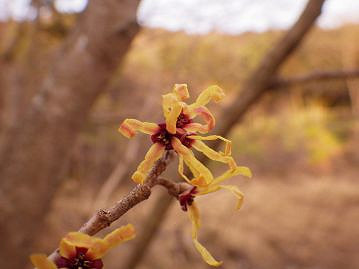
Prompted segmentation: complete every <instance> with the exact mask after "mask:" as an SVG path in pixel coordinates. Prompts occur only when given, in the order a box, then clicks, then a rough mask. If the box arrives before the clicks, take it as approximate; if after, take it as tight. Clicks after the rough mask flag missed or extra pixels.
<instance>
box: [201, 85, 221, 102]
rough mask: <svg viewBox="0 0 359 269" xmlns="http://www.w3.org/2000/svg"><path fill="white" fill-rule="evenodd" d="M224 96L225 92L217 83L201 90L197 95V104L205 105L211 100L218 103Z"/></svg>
mask: <svg viewBox="0 0 359 269" xmlns="http://www.w3.org/2000/svg"><path fill="white" fill-rule="evenodd" d="M224 96H225V93H224V91H223V90H222V89H221V88H220V87H218V86H217V85H212V86H209V87H208V88H207V89H205V90H204V91H202V92H201V94H200V95H199V96H198V97H197V100H196V104H197V105H199V106H205V105H207V104H208V103H209V102H210V101H211V100H213V101H215V102H216V103H217V102H219V101H221V100H222V99H223V97H224Z"/></svg>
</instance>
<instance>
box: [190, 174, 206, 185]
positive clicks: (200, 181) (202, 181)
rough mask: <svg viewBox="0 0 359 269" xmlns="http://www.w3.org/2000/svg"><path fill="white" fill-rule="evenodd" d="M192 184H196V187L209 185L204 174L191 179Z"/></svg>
mask: <svg viewBox="0 0 359 269" xmlns="http://www.w3.org/2000/svg"><path fill="white" fill-rule="evenodd" d="M190 184H191V185H193V186H196V187H199V188H201V187H206V188H207V187H208V186H209V183H208V182H207V181H206V180H205V178H204V177H203V176H198V177H195V178H193V179H192V180H191V181H190Z"/></svg>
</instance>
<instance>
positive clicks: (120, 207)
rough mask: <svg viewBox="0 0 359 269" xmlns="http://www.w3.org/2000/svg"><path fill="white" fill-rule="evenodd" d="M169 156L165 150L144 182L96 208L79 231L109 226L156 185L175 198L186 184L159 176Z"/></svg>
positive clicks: (55, 254)
mask: <svg viewBox="0 0 359 269" xmlns="http://www.w3.org/2000/svg"><path fill="white" fill-rule="evenodd" d="M171 157H172V153H171V152H170V151H167V152H166V153H165V154H164V156H163V157H162V158H161V159H159V160H158V161H157V162H156V163H155V164H154V166H153V168H152V169H151V171H150V173H149V174H148V176H147V179H146V181H145V183H144V184H138V185H136V186H135V187H134V188H133V189H132V190H131V191H130V192H129V193H128V194H127V195H126V196H125V197H123V198H122V199H121V200H119V201H117V202H116V203H115V204H114V205H113V206H112V207H109V208H107V209H100V210H98V211H97V212H96V213H95V214H94V215H93V216H92V217H91V218H90V219H89V220H88V221H87V222H86V223H85V224H83V225H82V227H81V228H80V229H79V232H82V233H85V234H88V235H95V234H96V233H98V232H99V231H101V230H103V229H104V228H106V227H108V226H110V225H111V224H112V223H113V222H115V221H116V220H118V219H119V218H120V217H121V216H122V215H124V214H125V213H126V212H127V211H129V210H130V209H131V208H133V207H134V206H136V205H137V204H139V203H141V202H143V201H144V200H147V199H148V198H149V197H150V195H151V189H152V188H153V187H154V186H156V185H161V186H163V187H165V188H167V190H168V193H169V194H170V195H172V196H174V197H176V198H177V197H178V195H179V194H180V193H181V192H183V191H184V190H185V189H186V188H187V187H188V186H187V185H184V184H183V183H175V182H172V181H170V180H168V179H165V178H159V176H160V175H161V174H162V173H163V172H164V171H165V170H166V168H167V165H168V163H169V162H170V161H171V159H172V158H171ZM58 255H59V253H58V249H56V250H55V251H54V252H53V253H52V254H51V255H50V256H49V258H50V259H51V260H55V259H56V257H58Z"/></svg>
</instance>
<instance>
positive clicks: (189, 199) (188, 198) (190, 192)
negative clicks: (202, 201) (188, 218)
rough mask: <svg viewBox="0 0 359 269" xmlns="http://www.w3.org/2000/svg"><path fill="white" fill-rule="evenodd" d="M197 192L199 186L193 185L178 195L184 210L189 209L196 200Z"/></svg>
mask: <svg viewBox="0 0 359 269" xmlns="http://www.w3.org/2000/svg"><path fill="white" fill-rule="evenodd" d="M196 193H197V187H196V186H193V187H192V188H190V189H187V190H185V191H184V192H182V193H181V194H180V195H178V201H179V203H180V205H181V208H182V210H183V211H187V210H188V206H191V205H192V204H193V202H194V198H195V194H196Z"/></svg>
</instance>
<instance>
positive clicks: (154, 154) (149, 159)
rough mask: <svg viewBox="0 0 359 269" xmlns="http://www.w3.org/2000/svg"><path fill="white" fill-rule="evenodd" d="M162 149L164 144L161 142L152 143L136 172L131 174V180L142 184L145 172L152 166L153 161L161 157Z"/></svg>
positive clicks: (145, 175) (163, 149)
mask: <svg viewBox="0 0 359 269" xmlns="http://www.w3.org/2000/svg"><path fill="white" fill-rule="evenodd" d="M164 151H165V146H163V145H162V144H159V143H155V144H153V145H152V146H151V147H150V149H149V150H148V152H147V153H146V156H145V159H144V160H143V161H142V162H141V163H140V165H139V166H138V167H137V170H136V172H135V173H134V174H133V175H132V179H133V181H134V182H136V183H139V184H142V183H143V182H144V181H145V179H146V177H147V174H148V172H149V171H150V169H151V168H152V166H153V164H154V163H155V161H157V160H158V159H159V158H161V156H162V154H163V152H164Z"/></svg>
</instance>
